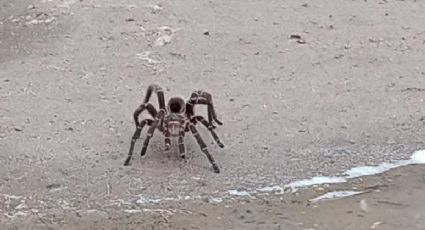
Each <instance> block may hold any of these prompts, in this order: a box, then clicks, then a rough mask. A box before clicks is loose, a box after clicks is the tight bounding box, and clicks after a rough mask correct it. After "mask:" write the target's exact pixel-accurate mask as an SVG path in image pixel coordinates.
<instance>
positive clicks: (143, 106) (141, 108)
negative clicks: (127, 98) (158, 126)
mask: <svg viewBox="0 0 425 230" xmlns="http://www.w3.org/2000/svg"><path fill="white" fill-rule="evenodd" d="M145 109H146V110H147V111H148V112H149V114H150V115H151V116H152V118H155V117H156V115H157V114H158V112H157V111H156V109H155V107H153V105H152V104H151V103H143V104H141V105H140V106H139V107H138V108H137V109H136V111H134V114H133V118H134V123H135V124H136V127H138V126H139V115H140V114H141V113H142V112H143V111H144V110H145Z"/></svg>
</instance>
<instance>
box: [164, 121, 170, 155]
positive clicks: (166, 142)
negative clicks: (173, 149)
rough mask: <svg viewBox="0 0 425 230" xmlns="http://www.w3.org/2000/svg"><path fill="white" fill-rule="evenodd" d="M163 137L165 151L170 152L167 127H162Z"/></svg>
mask: <svg viewBox="0 0 425 230" xmlns="http://www.w3.org/2000/svg"><path fill="white" fill-rule="evenodd" d="M164 136H165V150H166V151H168V150H170V146H171V134H170V131H169V130H168V126H167V125H165V126H164Z"/></svg>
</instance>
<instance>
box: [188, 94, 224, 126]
mask: <svg viewBox="0 0 425 230" xmlns="http://www.w3.org/2000/svg"><path fill="white" fill-rule="evenodd" d="M196 104H203V105H207V106H208V121H209V123H210V124H211V126H212V127H213V128H215V126H214V124H213V122H212V121H213V120H214V121H215V122H217V124H219V125H222V124H223V123H222V122H221V121H220V120H218V119H217V114H216V113H215V110H214V105H213V102H212V96H211V94H209V93H207V92H205V91H195V92H193V93H192V95H191V96H190V99H189V101H188V102H187V104H186V114H187V115H188V117H189V118H190V117H192V116H193V115H194V110H193V108H194V106H195V105H196Z"/></svg>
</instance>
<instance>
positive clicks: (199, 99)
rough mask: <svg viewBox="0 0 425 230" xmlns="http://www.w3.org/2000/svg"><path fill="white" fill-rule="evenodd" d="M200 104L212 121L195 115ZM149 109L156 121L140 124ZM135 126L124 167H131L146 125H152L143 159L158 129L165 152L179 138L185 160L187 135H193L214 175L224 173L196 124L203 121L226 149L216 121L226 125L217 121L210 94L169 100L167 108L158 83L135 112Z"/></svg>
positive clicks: (149, 90) (145, 141)
mask: <svg viewBox="0 0 425 230" xmlns="http://www.w3.org/2000/svg"><path fill="white" fill-rule="evenodd" d="M152 93H156V95H157V97H158V104H159V111H157V110H156V109H155V107H154V106H153V105H152V104H151V103H149V99H150V97H151V96H152ZM197 104H202V105H207V108H208V121H207V120H206V119H205V118H204V117H203V116H199V115H195V113H194V106H195V105H197ZM144 110H147V111H148V112H149V114H150V115H151V116H152V117H153V119H143V120H141V121H139V115H140V114H141V113H142V112H143V111H144ZM133 117H134V123H135V125H136V131H135V132H134V134H133V137H132V138H131V145H130V150H129V152H128V157H127V159H126V160H125V163H124V165H125V166H127V165H130V161H131V158H132V155H133V150H134V144H135V142H136V140H137V139H138V138H139V137H140V133H141V131H142V129H143V127H144V126H145V125H148V126H150V127H149V129H148V131H147V135H146V138H145V140H144V142H143V146H142V151H141V153H140V154H141V156H144V155H145V154H146V150H147V148H148V145H149V141H150V139H151V138H152V136H153V134H154V132H155V130H156V129H158V130H159V131H160V132H162V134H163V135H164V136H165V149H166V150H169V149H170V146H171V139H170V138H171V137H178V146H179V154H180V157H181V158H183V159H185V145H184V136H185V133H186V132H189V131H190V132H191V133H192V134H193V135H194V137H195V139H196V141H197V142H198V144H199V146H200V147H201V150H202V152H204V153H205V155H206V156H207V158H208V160H209V162H210V163H211V165H212V167H213V169H214V172H215V173H220V169H219V167H218V165H217V163H216V162H215V160H214V158H213V157H212V156H211V154H210V153H209V152H208V148H207V145H206V144H205V142H204V140H202V138H201V136H200V135H199V133H198V131H197V129H196V127H195V126H196V124H197V123H198V122H200V123H201V124H203V125H204V126H205V127H206V128H207V129H208V130H209V131H210V133H211V135H212V137H213V138H214V140H215V141H216V142H217V144H218V146H220V147H221V148H223V147H224V145H223V143H222V142H221V140H220V138H219V137H218V136H217V134H216V132H215V131H214V129H215V128H216V126H215V125H214V124H213V122H215V123H217V124H219V125H222V124H223V123H222V122H221V121H219V120H218V119H217V115H216V113H215V111H214V106H213V102H212V96H211V94H209V93H208V92H205V91H202V90H198V91H194V92H193V93H192V94H191V96H190V98H189V100H188V101H187V102H185V101H184V100H183V99H182V98H180V97H173V98H171V99H170V100H169V101H168V104H167V107H165V101H164V91H163V89H162V88H161V87H160V86H158V85H155V84H152V85H150V86H149V87H148V90H147V92H146V96H145V100H144V102H143V104H141V105H140V106H139V107H138V108H137V109H136V111H135V112H134V115H133Z"/></svg>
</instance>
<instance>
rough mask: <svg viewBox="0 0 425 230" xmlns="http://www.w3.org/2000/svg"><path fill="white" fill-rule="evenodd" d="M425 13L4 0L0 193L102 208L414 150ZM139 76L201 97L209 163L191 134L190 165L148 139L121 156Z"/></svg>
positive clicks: (347, 5) (360, 5) (0, 13)
mask: <svg viewBox="0 0 425 230" xmlns="http://www.w3.org/2000/svg"><path fill="white" fill-rule="evenodd" d="M424 12H425V3H423V2H421V1H336V0H327V1H321V2H320V3H319V2H315V1H303V2H299V1H296V0H289V1H274V0H271V1H267V3H265V2H264V1H254V0H253V1H242V0H238V1H224V0H219V1H198V0H189V1H185V2H184V3H182V2H178V1H137V0H114V1H113V0H102V1H101V0H83V1H76V0H62V1H58V0H51V1H38V0H33V1H29V0H21V1H17V2H16V1H13V2H11V1H6V0H0V32H1V33H0V164H1V167H0V181H1V183H0V194H3V195H2V196H3V197H13V196H16V197H19V199H17V200H19V201H20V202H21V201H24V202H25V205H24V206H22V207H20V208H22V209H21V211H22V212H23V211H26V212H30V211H31V210H32V209H34V210H50V209H52V210H58V209H59V210H74V211H75V210H102V209H106V208H108V207H110V206H114V205H118V206H119V205H123V204H130V205H136V203H137V200H139V199H140V197H146V198H151V199H154V198H159V197H186V196H188V197H192V198H193V197H197V196H209V195H211V194H212V195H214V196H220V194H224V193H226V191H227V190H228V189H249V188H256V187H261V186H266V185H270V184H285V183H288V182H290V181H292V180H295V179H302V178H306V177H311V176H315V175H334V174H337V173H339V172H342V171H344V170H346V169H348V168H350V167H352V166H355V165H370V164H376V163H379V162H382V161H391V160H397V159H404V158H407V157H408V156H410V154H411V153H412V152H413V151H414V150H417V149H423V146H424V145H425V143H424V140H423V137H424V136H425V126H424V124H425V117H424V114H425V109H424V108H425V106H424V98H425V67H424V65H423V54H424V51H425V47H424V44H425V31H424V29H423V23H422V22H424V21H425V13H424ZM291 35H297V36H300V37H301V39H294V38H292V39H291V38H290V36H291ZM297 36H295V37H297ZM151 83H157V84H160V85H162V86H163V87H164V88H165V89H166V96H167V98H169V97H171V96H176V95H179V96H183V97H188V96H189V95H190V93H191V92H192V91H194V90H197V89H204V90H207V91H209V92H210V93H212V95H213V97H214V101H215V106H216V108H217V112H218V115H219V118H220V119H221V120H222V121H223V122H224V125H223V126H220V127H219V128H218V129H217V132H218V133H219V135H220V137H221V138H222V139H223V142H224V143H225V145H226V147H225V148H224V149H220V148H218V147H217V146H216V145H215V144H214V143H213V141H212V138H211V137H210V136H209V134H208V133H207V132H206V131H205V130H203V129H202V132H201V134H202V136H203V137H204V139H205V140H207V142H208V144H209V146H210V151H211V152H212V154H213V155H214V157H215V158H216V160H217V162H218V163H219V166H220V167H221V169H222V172H221V173H220V174H214V173H213V172H212V169H211V167H210V165H209V163H208V161H207V160H206V158H205V156H204V155H203V154H202V152H200V150H199V147H198V146H197V145H196V142H195V141H194V140H193V138H192V137H188V138H187V140H186V143H187V148H188V151H189V158H190V159H189V162H187V163H186V162H183V161H181V160H179V159H178V158H177V157H176V151H177V149H176V148H174V150H173V151H171V152H168V153H167V152H165V151H164V145H163V139H162V137H161V136H160V135H155V137H154V138H153V141H152V142H151V145H150V147H149V149H148V153H147V155H146V156H145V157H143V158H142V159H141V158H140V156H139V155H138V154H136V155H135V158H134V161H133V165H132V166H131V167H124V166H123V161H124V159H125V157H126V154H127V151H128V148H129V144H130V137H131V135H132V133H133V132H134V129H135V127H134V124H133V123H132V113H133V111H134V110H135V109H136V108H137V106H138V105H139V104H140V103H141V101H142V98H143V96H144V93H145V92H146V88H147V86H148V85H149V84H151ZM204 110H206V109H205V108H201V107H200V108H198V110H197V111H198V112H199V113H201V114H205V111H204ZM200 129H201V128H200ZM138 151H140V142H139V145H138V146H137V150H136V153H137V152H138ZM19 204H21V203H19ZM19 204H18V205H19ZM2 205H3V207H0V209H1V211H2V212H5V213H9V212H13V213H14V214H16V213H18V212H19V209H18V210H16V209H15V208H16V205H15V206H14V205H12V206H10V205H9V206H8V205H7V203H3V204H2ZM11 207H12V209H13V210H12V209H11ZM211 208H213V207H211ZM259 208H260V207H259ZM20 218H25V217H20ZM253 228H255V227H253Z"/></svg>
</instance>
